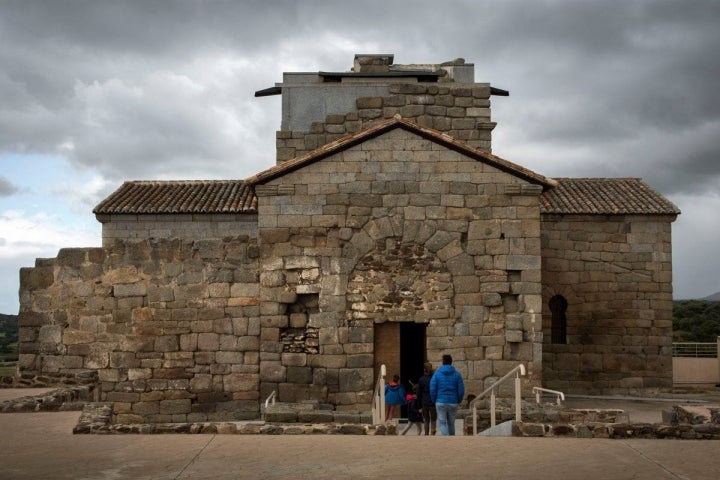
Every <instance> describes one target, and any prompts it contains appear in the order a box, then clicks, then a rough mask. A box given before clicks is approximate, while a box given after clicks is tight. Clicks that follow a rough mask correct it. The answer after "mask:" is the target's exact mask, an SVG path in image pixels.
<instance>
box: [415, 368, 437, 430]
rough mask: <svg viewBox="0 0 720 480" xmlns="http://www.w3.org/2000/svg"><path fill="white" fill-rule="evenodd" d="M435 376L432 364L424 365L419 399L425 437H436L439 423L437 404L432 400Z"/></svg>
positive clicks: (419, 382)
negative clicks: (431, 381)
mask: <svg viewBox="0 0 720 480" xmlns="http://www.w3.org/2000/svg"><path fill="white" fill-rule="evenodd" d="M432 375H433V368H432V363H430V362H425V364H424V365H423V375H422V377H420V380H418V384H417V398H418V403H419V404H420V412H421V413H422V417H423V426H424V429H425V435H435V425H436V422H437V412H436V411H435V404H434V403H433V401H432V398H430V379H431V378H432Z"/></svg>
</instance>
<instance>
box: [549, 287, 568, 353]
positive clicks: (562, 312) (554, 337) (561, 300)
mask: <svg viewBox="0 0 720 480" xmlns="http://www.w3.org/2000/svg"><path fill="white" fill-rule="evenodd" d="M549 306H550V313H551V314H552V322H551V324H550V325H551V327H550V328H551V332H550V333H551V335H550V341H551V342H552V343H561V344H566V343H567V315H566V312H567V307H568V302H567V300H565V297H563V296H562V295H555V296H554V297H552V298H551V299H550V302H549Z"/></svg>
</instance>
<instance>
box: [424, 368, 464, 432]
mask: <svg viewBox="0 0 720 480" xmlns="http://www.w3.org/2000/svg"><path fill="white" fill-rule="evenodd" d="M452 362H453V360H452V357H451V356H450V355H447V354H446V355H443V356H442V367H440V368H438V369H437V371H436V372H435V373H434V374H433V376H432V378H431V379H430V397H431V398H432V400H433V402H435V409H436V410H437V419H438V424H439V426H440V435H455V416H456V415H457V411H458V406H459V405H460V403H461V402H462V400H463V397H465V384H464V383H463V379H462V376H461V375H460V372H458V371H457V370H455V367H453V366H452Z"/></svg>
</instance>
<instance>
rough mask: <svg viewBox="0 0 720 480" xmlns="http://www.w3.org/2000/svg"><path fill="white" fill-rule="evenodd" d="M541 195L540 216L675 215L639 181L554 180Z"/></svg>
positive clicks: (666, 202)
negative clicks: (555, 181)
mask: <svg viewBox="0 0 720 480" xmlns="http://www.w3.org/2000/svg"><path fill="white" fill-rule="evenodd" d="M555 180H557V182H558V185H557V186H556V187H555V188H551V189H549V190H546V191H544V192H543V194H542V196H541V197H540V199H541V205H540V210H541V212H542V213H564V214H597V215H623V214H641V215H677V214H679V213H680V210H679V209H678V207H676V206H675V205H674V204H673V203H672V202H670V201H669V200H668V199H666V198H665V197H663V196H662V195H660V194H659V193H657V192H655V191H654V190H653V189H651V188H650V187H649V186H648V185H647V184H646V183H645V182H643V181H642V180H641V179H639V178H556V179H555Z"/></svg>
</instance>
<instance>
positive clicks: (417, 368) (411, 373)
mask: <svg viewBox="0 0 720 480" xmlns="http://www.w3.org/2000/svg"><path fill="white" fill-rule="evenodd" d="M426 328H427V324H425V323H413V322H405V323H401V324H400V378H401V379H402V382H403V384H405V388H407V389H408V393H411V392H412V386H413V385H416V384H417V382H418V380H419V379H420V377H421V376H422V374H423V363H425V359H426V355H425V330H426Z"/></svg>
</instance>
